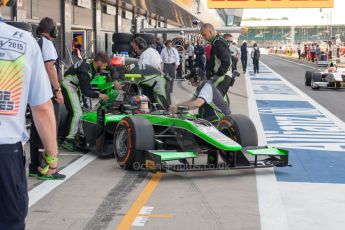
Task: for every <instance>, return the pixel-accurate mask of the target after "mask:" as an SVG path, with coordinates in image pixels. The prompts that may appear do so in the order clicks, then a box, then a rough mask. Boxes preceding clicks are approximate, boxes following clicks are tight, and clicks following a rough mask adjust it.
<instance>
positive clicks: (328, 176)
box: [27, 57, 345, 229]
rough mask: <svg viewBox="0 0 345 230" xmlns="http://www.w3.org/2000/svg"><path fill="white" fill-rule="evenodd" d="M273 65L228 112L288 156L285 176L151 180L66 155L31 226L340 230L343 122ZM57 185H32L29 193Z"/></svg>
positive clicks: (239, 87)
mask: <svg viewBox="0 0 345 230" xmlns="http://www.w3.org/2000/svg"><path fill="white" fill-rule="evenodd" d="M262 60H263V61H264V62H265V60H266V57H263V58H262ZM269 61H270V63H271V62H274V61H275V60H271V59H270V60H269ZM279 65H282V64H278V65H277V69H275V70H276V72H275V71H273V70H272V69H271V68H269V67H268V66H266V65H264V64H261V66H260V67H261V73H260V74H259V75H257V76H254V74H253V72H252V65H250V66H249V73H248V74H247V76H246V77H244V76H241V77H240V78H239V79H238V80H237V82H236V84H235V87H234V88H232V89H231V93H230V98H231V109H232V111H233V113H242V114H247V115H249V116H250V117H251V118H252V119H253V120H254V121H255V123H256V126H257V129H258V131H259V132H260V133H261V135H260V144H265V143H269V144H271V145H277V146H280V147H281V146H282V145H283V146H285V147H287V148H289V150H290V152H291V155H290V156H291V157H290V159H291V160H290V163H291V164H292V167H291V168H284V169H259V170H235V171H224V172H218V171H217V172H189V173H173V172H169V173H167V174H156V175H152V174H151V173H145V172H140V173H138V172H125V171H123V170H122V169H120V168H118V166H117V164H116V161H115V160H114V159H99V158H94V159H93V158H92V157H93V156H92V155H91V154H90V155H81V156H80V155H78V156H73V155H72V156H71V155H66V156H62V160H63V164H66V168H65V169H66V170H68V172H70V171H71V176H70V177H69V179H68V180H66V181H64V182H63V183H61V184H59V185H58V186H55V185H54V186H55V187H54V186H53V189H52V190H51V191H50V192H49V193H47V194H45V195H43V196H42V195H41V198H40V199H38V200H37V201H36V202H35V203H34V204H33V205H32V206H31V208H30V209H29V215H28V218H27V228H28V229H46V227H47V226H49V228H50V229H129V228H131V229H163V228H164V229H342V228H343V224H344V221H343V219H345V218H344V217H345V216H344V215H345V214H344V213H345V210H344V209H345V206H344V205H343V204H344V203H345V200H344V198H343V194H344V192H345V187H344V185H343V182H344V175H345V174H344V173H343V171H342V170H343V169H342V168H343V167H341V166H342V165H344V164H343V163H344V151H343V150H342V149H341V148H343V145H342V144H344V143H345V142H344V140H343V136H344V135H343V132H344V130H345V129H344V126H343V122H342V121H341V120H340V119H338V118H337V117H336V116H334V115H333V114H332V112H330V111H329V110H327V109H325V108H324V107H322V106H320V104H319V103H317V102H316V101H314V100H312V99H311V98H310V97H308V96H306V95H305V93H303V92H301V90H299V89H298V88H296V87H295V86H293V85H291V84H290V83H289V82H287V81H286V80H285V78H289V77H290V75H288V74H287V73H286V72H289V71H286V72H285V73H284V72H280V68H279ZM289 65H291V66H288V67H287V68H291V69H294V68H295V65H294V64H293V63H290V64H289ZM303 77H304V74H303V75H302V76H301V79H303ZM302 83H303V81H302ZM176 84H177V85H176V86H177V87H175V92H174V95H175V98H174V100H175V101H178V102H179V101H182V100H185V99H187V98H188V97H189V96H190V93H191V87H190V86H188V84H186V83H185V82H177V83H176ZM247 87H248V89H247ZM247 91H248V93H247ZM291 127H295V128H296V127H298V128H296V129H297V130H289V129H291ZM303 127H308V128H310V127H311V130H309V131H308V132H309V133H305V132H306V130H304V129H303ZM314 127H316V129H314ZM320 127H321V129H322V132H323V133H324V134H322V137H320V136H321V133H320V129H319V128H320ZM328 127H331V128H328ZM295 128H294V129H295ZM286 129H287V130H286ZM296 132H297V133H296ZM315 132H317V133H315ZM318 134H320V135H318ZM310 136H312V137H313V138H311V137H310ZM319 137H320V138H321V139H318V138H319ZM314 140H316V141H314ZM325 144H331V145H332V146H333V147H334V149H329V148H325ZM316 148H319V149H316ZM89 157H90V158H89ZM85 158H87V159H88V160H89V161H90V162H89V163H87V164H86V165H84V166H83V167H80V166H78V167H79V169H78V167H77V168H76V166H75V165H74V166H73V163H76V162H78V160H79V161H82V162H84V161H85ZM84 163H85V162H84ZM78 165H79V163H78ZM71 166H73V167H71ZM71 168H73V169H74V170H71ZM72 173H73V174H72ZM55 183H59V182H44V183H40V184H38V182H37V180H35V179H30V188H31V190H30V191H34V189H35V188H37V187H39V186H41V187H42V186H43V185H44V186H48V185H49V186H51V185H50V184H55ZM43 190H44V189H43Z"/></svg>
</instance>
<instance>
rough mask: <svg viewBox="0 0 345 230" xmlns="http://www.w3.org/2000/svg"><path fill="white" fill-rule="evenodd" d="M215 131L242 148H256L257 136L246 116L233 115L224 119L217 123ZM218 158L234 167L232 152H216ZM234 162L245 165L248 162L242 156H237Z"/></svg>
mask: <svg viewBox="0 0 345 230" xmlns="http://www.w3.org/2000/svg"><path fill="white" fill-rule="evenodd" d="M217 129H218V130H219V131H220V132H221V133H223V134H224V135H226V136H227V137H229V138H231V139H232V140H234V141H236V142H237V143H239V144H240V145H241V146H242V147H248V146H258V135H257V132H256V128H255V126H254V124H253V122H252V121H251V120H250V119H249V118H248V117H246V116H244V115H240V114H235V115H229V116H226V117H224V118H223V119H221V120H220V121H219V122H218V125H217ZM218 153H219V156H220V157H221V158H222V159H223V161H224V162H225V163H227V164H229V165H234V153H236V152H234V151H228V152H226V151H223V150H220V151H218ZM236 161H238V162H239V161H241V162H242V163H244V164H245V165H248V164H249V162H248V161H247V159H246V158H245V157H244V155H243V154H237V156H236Z"/></svg>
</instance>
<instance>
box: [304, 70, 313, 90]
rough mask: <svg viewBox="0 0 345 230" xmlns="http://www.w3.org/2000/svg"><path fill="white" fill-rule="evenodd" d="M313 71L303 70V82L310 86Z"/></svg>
mask: <svg viewBox="0 0 345 230" xmlns="http://www.w3.org/2000/svg"><path fill="white" fill-rule="evenodd" d="M313 73H314V72H313V71H307V72H305V77H304V79H305V81H304V83H305V85H306V86H310V85H311V78H312V77H313Z"/></svg>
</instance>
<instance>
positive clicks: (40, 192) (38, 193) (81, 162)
mask: <svg viewBox="0 0 345 230" xmlns="http://www.w3.org/2000/svg"><path fill="white" fill-rule="evenodd" d="M96 158H97V157H96V156H94V155H91V154H89V153H88V154H85V155H84V156H82V157H81V158H79V159H78V160H76V161H75V162H73V163H72V164H70V165H69V166H67V167H66V168H64V169H63V170H61V171H60V173H62V174H65V175H66V179H65V180H55V181H45V182H43V183H42V184H40V185H38V186H36V187H35V188H33V189H31V190H30V191H29V208H30V207H31V206H33V205H34V204H36V203H37V202H38V201H39V200H41V199H42V198H43V197H45V196H46V195H47V194H49V193H50V192H51V191H53V190H54V189H55V188H56V187H58V186H59V185H61V184H63V183H64V182H65V181H67V180H68V178H70V177H71V176H73V175H74V174H75V173H77V172H78V171H79V170H81V169H82V168H84V167H85V166H86V165H88V164H89V163H91V162H92V161H94V160H95V159H96Z"/></svg>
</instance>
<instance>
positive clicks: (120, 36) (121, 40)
mask: <svg viewBox="0 0 345 230" xmlns="http://www.w3.org/2000/svg"><path fill="white" fill-rule="evenodd" d="M133 39H134V36H133V34H129V33H114V34H113V43H115V44H128V45H129V44H130V42H131V41H132V40H133Z"/></svg>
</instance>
